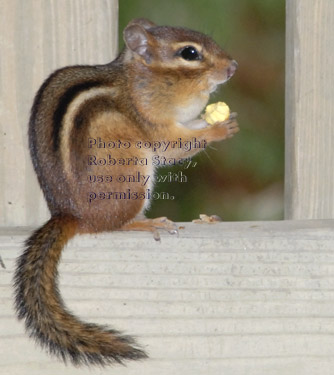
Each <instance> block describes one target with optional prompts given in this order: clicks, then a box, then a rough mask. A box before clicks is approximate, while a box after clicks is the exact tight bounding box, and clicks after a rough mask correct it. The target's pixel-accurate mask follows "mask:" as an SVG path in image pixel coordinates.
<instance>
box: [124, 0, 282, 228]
mask: <svg viewBox="0 0 334 375" xmlns="http://www.w3.org/2000/svg"><path fill="white" fill-rule="evenodd" d="M138 17H144V18H148V19H150V20H152V21H153V22H155V23H156V24H160V25H171V26H183V27H188V28H191V29H195V30H198V31H201V32H204V33H206V34H208V35H210V36H211V37H213V38H214V39H215V40H216V42H218V43H219V44H220V45H221V46H222V47H223V48H224V49H225V50H226V51H227V52H228V53H229V54H230V55H232V56H233V58H234V59H236V60H237V62H238V63H239V69H238V71H237V73H236V75H235V76H234V77H233V78H232V79H231V80H230V81H229V82H228V83H227V84H226V85H223V86H222V87H221V88H220V89H218V91H217V92H216V93H214V94H213V96H212V98H211V101H212V102H217V101H220V100H221V101H225V102H226V103H227V104H228V105H229V107H230V108H231V110H232V111H233V112H237V113H238V122H239V126H240V129H241V130H240V132H239V133H238V134H237V135H236V136H235V137H234V138H232V139H230V140H227V141H223V142H221V143H214V144H213V146H212V147H210V148H207V149H206V150H205V151H204V152H202V153H200V154H199V155H197V156H195V157H194V158H193V161H194V162H197V164H196V166H195V167H191V168H188V169H184V168H183V167H173V168H161V169H159V170H158V174H166V173H168V172H169V171H173V172H179V171H181V170H182V172H183V174H184V175H186V176H187V178H188V181H187V183H164V184H162V183H159V184H157V185H156V189H155V191H157V192H160V191H164V192H168V193H169V194H170V195H174V196H175V199H174V200H156V201H154V202H153V204H152V206H151V209H150V210H149V212H148V213H147V214H148V215H147V216H149V217H157V216H168V218H170V219H172V220H175V221H190V220H192V219H194V218H195V217H198V215H199V214H201V213H206V214H210V215H211V214H217V215H219V216H221V217H222V218H223V220H226V221H233V220H276V219H281V218H282V217H283V178H284V60H285V1H283V0H235V1H230V0H208V1H200V0H182V1H180V0H168V1H166V0H140V1H133V0H120V48H122V46H123V41H122V30H123V29H124V27H125V26H126V24H127V23H128V22H129V21H130V20H131V19H132V18H138Z"/></svg>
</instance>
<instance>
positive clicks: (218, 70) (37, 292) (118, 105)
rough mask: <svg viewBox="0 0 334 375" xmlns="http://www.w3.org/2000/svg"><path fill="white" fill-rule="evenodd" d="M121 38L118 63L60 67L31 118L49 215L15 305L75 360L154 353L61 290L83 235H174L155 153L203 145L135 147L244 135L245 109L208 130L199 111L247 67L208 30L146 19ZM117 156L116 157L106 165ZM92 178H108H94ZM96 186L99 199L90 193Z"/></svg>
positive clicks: (19, 275) (58, 351) (49, 344)
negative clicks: (158, 198)
mask: <svg viewBox="0 0 334 375" xmlns="http://www.w3.org/2000/svg"><path fill="white" fill-rule="evenodd" d="M123 36H124V41H125V47H124V49H123V51H122V52H121V53H120V54H119V56H118V57H117V58H116V59H115V60H114V61H112V62H111V63H108V64H106V65H96V66H69V67H65V68H62V69H59V70H57V71H55V72H54V73H53V74H51V75H50V76H49V77H48V78H47V79H46V81H45V82H44V83H43V85H42V86H41V88H40V89H39V91H38V93H37V95H36V97H35V100H34V103H33V107H32V110H31V117H30V122H29V148H30V153H31V157H32V161H33V165H34V169H35V171H36V174H37V177H38V180H39V183H40V186H41V188H42V190H43V193H44V196H45V198H46V201H47V204H48V207H49V209H50V212H51V219H50V220H49V221H48V222H47V223H46V224H44V225H43V226H42V227H41V228H39V229H37V230H36V231H35V232H34V233H33V234H32V235H31V237H30V238H29V239H28V240H27V242H26V249H25V251H24V252H23V254H22V255H21V256H20V257H19V258H18V260H17V268H16V272H15V276H14V287H15V307H16V311H17V314H18V317H19V319H24V320H25V326H26V329H27V331H28V332H29V333H30V336H32V337H34V338H35V339H36V340H37V341H38V342H39V343H40V344H41V345H42V346H43V347H45V348H46V349H48V351H49V352H50V353H51V354H54V355H56V356H58V357H60V358H61V359H63V360H64V361H65V362H67V361H68V360H70V361H71V362H72V363H73V364H75V365H80V364H88V365H90V364H98V365H108V364H112V363H115V362H119V363H122V362H123V361H124V360H128V359H132V360H138V359H143V358H145V357H146V356H147V355H146V353H145V351H144V350H143V349H142V348H141V347H140V346H139V345H138V344H137V343H136V342H135V340H134V339H132V338H131V337H129V336H125V335H123V334H122V333H120V332H118V331H116V330H113V329H109V328H106V327H102V326H99V325H95V324H88V323H85V322H82V321H81V320H79V319H78V318H77V317H75V316H74V315H73V314H72V313H70V312H69V311H68V310H67V309H66V307H65V306H64V303H63V301H62V298H61V296H60V294H59V292H58V287H57V275H58V274H57V265H58V262H59V260H60V256H61V252H62V249H63V248H64V246H65V244H66V243H67V242H68V241H69V240H70V239H71V238H72V237H73V236H74V235H76V234H82V233H99V232H102V231H114V230H148V231H152V232H154V231H156V230H157V229H166V230H168V231H174V229H175V227H174V224H173V223H172V222H171V221H169V220H167V219H166V218H158V219H145V217H144V215H143V212H144V210H145V209H146V208H147V206H148V204H149V199H148V195H147V189H148V188H150V189H152V188H153V176H154V168H155V166H154V165H153V163H152V157H153V156H154V155H157V154H158V155H164V156H168V157H174V158H176V160H180V159H182V158H185V157H189V156H191V155H194V154H195V153H197V152H198V151H200V149H198V148H193V149H192V150H190V151H187V152H185V150H184V149H182V148H181V147H169V148H167V149H166V150H164V151H162V150H161V149H157V150H153V149H152V148H144V147H135V146H134V145H136V144H137V142H138V141H141V142H142V143H143V144H144V143H145V142H153V141H161V142H163V141H164V142H166V144H167V142H174V143H173V144H174V146H175V145H177V142H180V140H182V141H190V140H192V139H193V138H196V140H197V141H198V142H200V141H206V142H207V143H210V142H213V141H221V140H223V139H226V138H229V137H231V136H233V135H234V134H235V133H236V132H237V131H238V124H237V122H236V119H235V117H236V116H235V114H232V115H231V116H230V117H229V119H228V120H227V121H224V122H218V123H215V124H214V125H210V126H208V124H207V123H206V122H205V121H204V120H203V119H197V117H198V115H199V114H200V112H201V111H202V110H203V108H204V107H205V106H206V104H207V102H208V99H209V95H210V93H212V92H213V91H215V89H216V87H217V86H218V85H220V84H222V83H224V82H226V81H227V80H228V79H229V78H230V77H231V76H232V75H233V74H234V72H235V70H236V68H237V63H236V62H235V61H234V60H232V59H231V57H230V56H229V55H228V54H227V53H226V52H224V51H223V50H222V49H221V48H220V47H219V46H218V45H217V44H216V43H215V42H214V41H213V40H212V39H211V38H210V37H208V36H206V35H204V34H201V33H199V32H196V31H192V30H189V29H186V28H181V27H169V26H156V25H155V24H154V23H152V22H150V21H148V20H146V19H134V20H132V21H131V22H130V23H129V24H128V25H127V26H126V28H125V29H124V33H123ZM96 140H98V143H97V144H94V142H95V141H96ZM103 140H108V141H110V142H111V141H113V142H114V143H113V145H114V147H113V148H112V150H110V149H108V147H107V146H110V145H111V144H112V143H110V144H109V143H107V144H106V143H105V142H103ZM123 146H124V147H123ZM130 146H131V147H130ZM111 153H112V157H113V158H114V160H116V161H117V162H116V163H114V164H110V163H108V158H109V156H110V154H111ZM92 156H93V158H92ZM94 158H95V159H94ZM90 160H93V161H94V162H93V163H91V164H89V161H90ZM95 160H98V163H97V164H95ZM101 160H102V161H101ZM103 160H104V161H103ZM120 160H121V161H120ZM122 160H123V161H122ZM124 160H127V162H124ZM138 160H141V161H142V162H141V163H139V162H137V161H138ZM138 173H139V174H140V175H141V176H146V177H147V176H148V177H149V178H148V180H149V181H147V184H146V185H144V184H143V182H142V181H139V180H138V181H137V180H136V181H130V180H126V181H120V180H119V179H118V178H117V176H123V177H124V176H136V175H138ZM91 174H98V175H101V176H109V179H106V180H103V181H102V182H91V181H89V176H90V175H91ZM92 192H98V193H94V194H97V196H98V199H94V200H92V199H89V197H91V195H90V194H92Z"/></svg>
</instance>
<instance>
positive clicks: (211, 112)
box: [203, 102, 230, 125]
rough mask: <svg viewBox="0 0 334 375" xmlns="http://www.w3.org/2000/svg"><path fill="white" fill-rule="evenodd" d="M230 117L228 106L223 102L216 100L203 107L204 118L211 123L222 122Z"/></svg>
mask: <svg viewBox="0 0 334 375" xmlns="http://www.w3.org/2000/svg"><path fill="white" fill-rule="evenodd" d="M229 117H230V108H229V107H228V105H227V104H226V103H224V102H218V103H213V104H210V105H208V106H207V107H206V108H205V113H204V116H203V118H204V120H205V121H206V122H207V123H209V124H210V125H213V124H214V123H215V122H222V121H225V120H227V119H228V118H229Z"/></svg>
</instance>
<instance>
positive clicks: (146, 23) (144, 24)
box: [128, 18, 156, 30]
mask: <svg viewBox="0 0 334 375" xmlns="http://www.w3.org/2000/svg"><path fill="white" fill-rule="evenodd" d="M135 24H136V25H140V26H142V27H143V28H144V29H146V30H147V29H150V28H151V27H155V26H156V24H155V23H153V22H151V21H150V20H148V19H146V18H135V19H133V20H132V21H130V22H129V23H128V26H130V25H135Z"/></svg>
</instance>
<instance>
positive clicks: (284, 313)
mask: <svg viewBox="0 0 334 375" xmlns="http://www.w3.org/2000/svg"><path fill="white" fill-rule="evenodd" d="M184 225H185V229H184V230H180V235H179V237H175V236H169V235H167V234H163V235H162V240H161V243H157V242H155V241H154V240H153V239H152V237H151V236H150V235H149V234H146V233H135V232H131V233H124V232H123V233H121V232H114V233H108V234H100V235H95V236H81V237H79V236H78V237H76V238H75V239H74V240H73V241H71V242H70V244H69V246H68V247H67V248H66V250H65V251H64V253H63V258H62V261H61V265H60V289H61V292H62V294H63V296H64V298H65V301H66V303H67V305H68V307H69V308H70V309H71V310H72V311H74V312H75V313H76V314H77V315H79V316H80V317H82V318H84V319H86V320H87V321H91V322H99V323H102V324H109V325H111V326H113V327H116V328H118V329H121V330H123V331H126V332H127V333H130V334H133V335H135V336H137V338H138V340H139V341H140V342H141V343H142V344H143V345H144V346H145V348H146V349H147V351H148V352H149V354H150V357H151V358H150V359H149V360H147V361H144V362H141V363H131V364H129V365H128V366H127V367H126V368H123V367H115V368H113V369H105V370H102V369H91V370H87V369H75V368H73V367H72V366H67V367H65V366H64V365H63V364H62V363H59V362H57V361H55V360H54V359H50V358H49V357H48V356H47V355H46V354H45V353H44V352H43V351H42V350H41V349H40V348H39V347H38V346H35V345H34V344H32V341H31V340H29V338H28V337H27V336H26V335H25V334H24V328H23V323H22V322H18V321H16V318H15V316H14V312H13V307H12V305H13V301H12V300H13V299H12V288H11V279H12V274H13V268H14V259H15V257H16V256H17V255H18V254H19V253H20V251H21V248H22V242H23V241H24V239H25V238H26V236H27V235H28V233H29V231H28V230H27V229H22V230H21V229H10V228H8V229H0V244H1V246H0V248H1V250H0V255H1V256H2V259H3V261H4V263H5V265H6V269H1V268H0V306H1V308H0V373H4V374H8V375H12V374H28V373H33V374H35V375H39V374H43V375H47V374H55V373H62V374H64V375H66V374H71V375H72V374H73V375H74V374H91V373H94V374H109V373H112V372H114V373H116V374H119V375H122V374H124V375H125V374H126V375H129V374H136V375H138V374H143V375H144V374H145V375H153V374H162V375H170V374H176V375H179V374H192V375H193V374H196V375H201V374H202V375H207V374H209V375H221V374H241V375H242V374H244V375H246V374H247V375H258V374H266V375H273V374H275V375H278V374H280V375H281V374H284V375H305V374H307V375H318V374H320V373H321V374H322V375H327V374H328V375H330V374H332V372H333V366H334V359H333V358H334V308H333V306H334V231H333V225H334V222H333V221H302V222H298V221H293V222H292V221H285V222H275V223H270V222H269V223H263V222H261V223H258V222H252V223H223V224H216V225H201V226H199V225H195V224H184Z"/></svg>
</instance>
